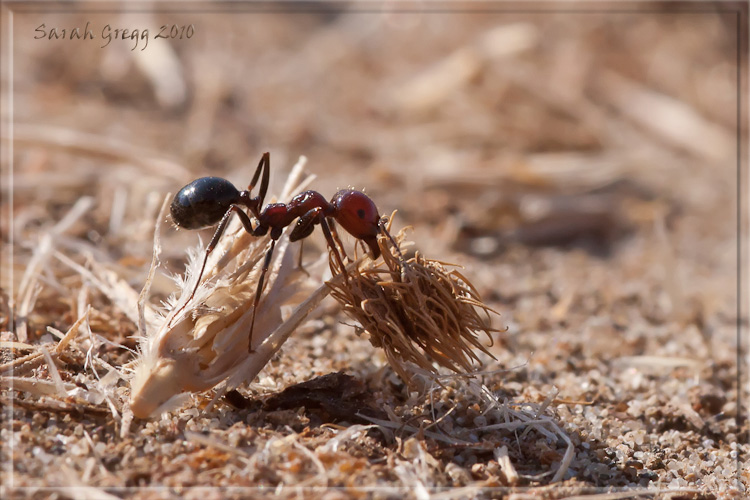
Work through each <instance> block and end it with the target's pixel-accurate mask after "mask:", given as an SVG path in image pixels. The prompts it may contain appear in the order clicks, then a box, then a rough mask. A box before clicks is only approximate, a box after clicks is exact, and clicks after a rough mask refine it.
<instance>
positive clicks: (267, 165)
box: [247, 153, 271, 205]
mask: <svg viewBox="0 0 750 500" xmlns="http://www.w3.org/2000/svg"><path fill="white" fill-rule="evenodd" d="M270 169H271V155H270V154H269V153H263V155H262V156H261V157H260V161H259V162H258V167H257V168H256V169H255V173H254V174H253V180H251V181H250V185H249V186H248V187H247V190H248V191H252V190H253V188H254V187H255V184H256V183H257V182H258V177H260V174H261V172H262V173H263V178H262V179H261V181H260V191H259V193H258V194H259V197H260V204H261V205H263V199H264V198H265V197H266V191H268V175H269V174H268V172H269V171H270Z"/></svg>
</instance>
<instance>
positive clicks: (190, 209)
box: [170, 177, 240, 229]
mask: <svg viewBox="0 0 750 500" xmlns="http://www.w3.org/2000/svg"><path fill="white" fill-rule="evenodd" d="M239 199H240V192H239V191H238V190H237V188H236V187H234V185H232V183H231V182H229V181H228V180H226V179H222V178H221V177H201V178H200V179H196V180H194V181H193V182H191V183H190V184H188V185H187V186H185V187H184V188H182V189H180V191H179V192H178V193H177V194H176V195H175V197H174V200H172V205H171V207H170V212H171V213H172V220H173V221H174V223H175V224H177V225H178V226H179V227H182V228H185V229H200V228H202V227H208V226H213V225H215V224H217V223H218V222H219V221H220V220H221V218H222V217H224V214H225V213H226V212H227V210H229V207H230V206H231V205H232V204H233V203H237V201H239Z"/></svg>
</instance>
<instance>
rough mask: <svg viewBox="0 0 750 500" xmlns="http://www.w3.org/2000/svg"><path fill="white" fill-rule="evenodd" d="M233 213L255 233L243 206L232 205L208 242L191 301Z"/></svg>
mask: <svg viewBox="0 0 750 500" xmlns="http://www.w3.org/2000/svg"><path fill="white" fill-rule="evenodd" d="M232 213H236V214H237V216H238V217H239V218H240V222H242V226H243V227H244V228H245V231H247V232H248V233H250V234H254V230H253V225H252V223H251V222H250V217H248V215H247V214H246V213H245V212H244V211H243V210H242V208H241V207H240V206H239V205H230V206H229V209H228V210H227V211H226V213H225V214H224V217H222V218H221V222H219V225H218V226H217V227H216V231H215V232H214V235H213V237H212V238H211V241H210V242H209V243H208V246H206V255H205V256H204V257H203V265H202V266H201V271H200V273H198V278H197V280H196V282H195V288H193V293H191V294H190V298H189V299H188V300H187V301H188V302H190V301H191V300H192V299H193V297H194V296H195V292H197V291H198V286H200V283H201V278H202V277H203V272H204V271H205V270H206V264H207V263H208V256H209V255H211V252H213V250H214V248H216V245H217V244H218V243H219V239H220V238H221V235H222V234H224V230H225V229H226V228H227V225H228V224H229V218H230V217H231V216H232Z"/></svg>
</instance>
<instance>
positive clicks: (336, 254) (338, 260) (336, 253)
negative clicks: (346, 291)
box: [320, 217, 348, 276]
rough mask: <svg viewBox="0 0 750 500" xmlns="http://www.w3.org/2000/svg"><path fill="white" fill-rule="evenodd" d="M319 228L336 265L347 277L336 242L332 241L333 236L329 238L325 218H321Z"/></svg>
mask: <svg viewBox="0 0 750 500" xmlns="http://www.w3.org/2000/svg"><path fill="white" fill-rule="evenodd" d="M320 227H321V228H322V229H323V235H325V237H326V241H327V242H328V247H329V248H330V250H331V252H332V253H333V256H334V257H335V258H336V263H337V264H338V265H339V267H340V268H341V272H342V273H344V275H345V276H347V273H346V266H345V265H344V261H343V260H342V259H341V253H340V252H339V249H338V248H337V247H336V242H335V241H334V240H333V236H331V230H330V228H329V226H328V222H326V218H325V217H323V218H321V220H320ZM347 258H348V257H347Z"/></svg>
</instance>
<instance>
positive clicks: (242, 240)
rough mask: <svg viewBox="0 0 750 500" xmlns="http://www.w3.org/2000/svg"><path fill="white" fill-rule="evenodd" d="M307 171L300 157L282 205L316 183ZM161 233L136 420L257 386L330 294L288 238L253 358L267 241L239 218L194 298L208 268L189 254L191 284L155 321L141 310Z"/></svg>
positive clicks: (264, 301) (273, 271)
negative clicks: (200, 397)
mask: <svg viewBox="0 0 750 500" xmlns="http://www.w3.org/2000/svg"><path fill="white" fill-rule="evenodd" d="M304 164H305V158H304V157H301V158H300V160H299V161H298V162H297V164H296V165H295V167H294V168H293V169H292V172H291V173H290V175H289V178H288V179H287V182H286V186H285V188H284V190H283V192H282V193H281V196H280V199H282V200H286V199H289V198H290V197H291V196H293V195H294V194H296V193H298V192H300V191H301V190H302V189H304V188H305V186H306V185H307V184H308V183H309V182H310V181H311V180H312V177H307V178H306V179H304V180H302V170H303V167H304ZM162 212H164V210H162ZM162 218H163V215H162V216H160V220H161V219H162ZM158 232H159V230H158V228H157V230H156V235H155V238H154V240H155V242H154V261H153V263H152V269H151V273H150V276H149V279H148V280H147V283H146V285H145V287H144V290H143V292H142V294H141V295H142V300H141V307H140V309H141V322H140V323H141V325H140V330H141V332H140V333H141V341H140V352H141V356H140V359H139V361H138V362H137V364H136V366H135V373H134V376H133V378H132V380H131V395H130V408H131V410H132V411H133V414H134V415H135V416H136V417H139V418H147V417H150V416H155V415H158V414H159V413H160V412H162V411H166V410H168V409H170V408H173V407H175V406H178V405H179V404H180V403H181V401H182V400H183V399H184V397H181V396H182V395H185V394H186V393H192V392H200V391H205V390H208V389H211V388H213V387H217V386H220V387H219V393H220V394H223V393H224V392H226V391H228V390H231V389H234V388H236V387H237V386H239V385H240V384H242V383H244V382H250V381H252V380H253V379H254V378H255V376H256V375H257V374H258V373H259V372H260V370H262V369H263V367H264V366H265V365H266V363H267V362H268V361H269V360H270V359H271V357H272V356H273V355H274V353H276V352H277V351H278V350H279V348H280V347H281V345H282V344H283V343H284V341H285V340H286V339H287V338H288V337H289V335H290V334H291V333H292V332H293V331H294V329H295V328H296V327H297V326H299V324H300V323H301V322H302V321H303V320H304V319H305V317H306V316H307V315H308V314H309V312H310V311H312V309H314V308H315V306H317V304H318V303H319V302H320V301H321V300H322V299H323V298H324V297H325V296H326V295H328V293H329V291H330V289H329V287H328V286H326V285H322V286H321V284H320V281H317V282H316V281H315V280H313V279H311V278H310V277H309V276H308V275H307V274H306V273H304V272H302V271H301V270H300V269H299V268H298V267H297V264H296V262H295V260H296V259H295V255H296V252H294V251H290V250H291V249H290V245H289V236H288V231H285V232H284V234H283V235H282V237H281V238H280V239H279V240H278V242H277V243H276V248H275V251H274V258H273V260H272V261H271V264H270V266H269V269H268V272H267V274H266V277H265V287H264V290H263V291H262V294H261V298H260V302H259V304H258V313H257V314H256V316H255V325H254V328H253V340H252V343H253V350H252V352H249V350H248V341H249V340H250V338H249V332H250V322H251V318H252V316H253V302H254V300H255V292H256V288H257V284H258V278H259V276H260V272H261V267H262V262H263V258H264V256H265V254H266V252H267V250H268V248H269V245H270V242H271V240H270V237H269V236H262V237H256V236H252V235H250V234H248V233H247V231H245V229H244V228H243V227H242V225H241V224H240V223H239V221H238V220H237V219H236V218H235V220H234V221H233V222H232V223H231V224H230V225H229V227H228V228H227V230H226V231H225V233H224V235H223V236H222V237H221V240H220V241H219V243H218V245H217V246H216V248H215V249H214V251H213V252H212V254H211V256H210V258H209V260H208V262H207V264H206V269H205V271H204V273H203V277H202V282H201V284H200V285H199V287H198V289H197V291H196V292H195V295H194V296H193V297H192V298H190V294H191V292H192V290H193V288H194V287H195V280H196V279H198V276H197V275H198V272H199V271H200V266H201V264H202V262H203V256H204V252H205V250H204V249H203V248H202V247H201V246H199V247H198V248H197V249H195V250H193V251H192V252H191V253H190V259H189V264H188V269H187V272H186V278H185V279H179V278H178V282H179V283H180V285H181V296H180V298H179V299H177V300H171V301H170V303H169V304H168V305H167V309H168V312H167V313H166V314H164V315H158V314H153V313H151V312H150V311H149V308H148V306H145V304H144V302H145V298H146V296H147V295H148V290H149V287H150V282H151V277H152V276H153V273H154V269H155V266H156V263H157V261H158V254H159V242H158ZM188 299H189V300H188ZM293 304H298V305H297V306H296V308H295V309H294V311H293V312H292V313H291V315H289V317H287V318H284V317H282V306H288V305H293ZM146 318H148V321H147V320H146Z"/></svg>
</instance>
